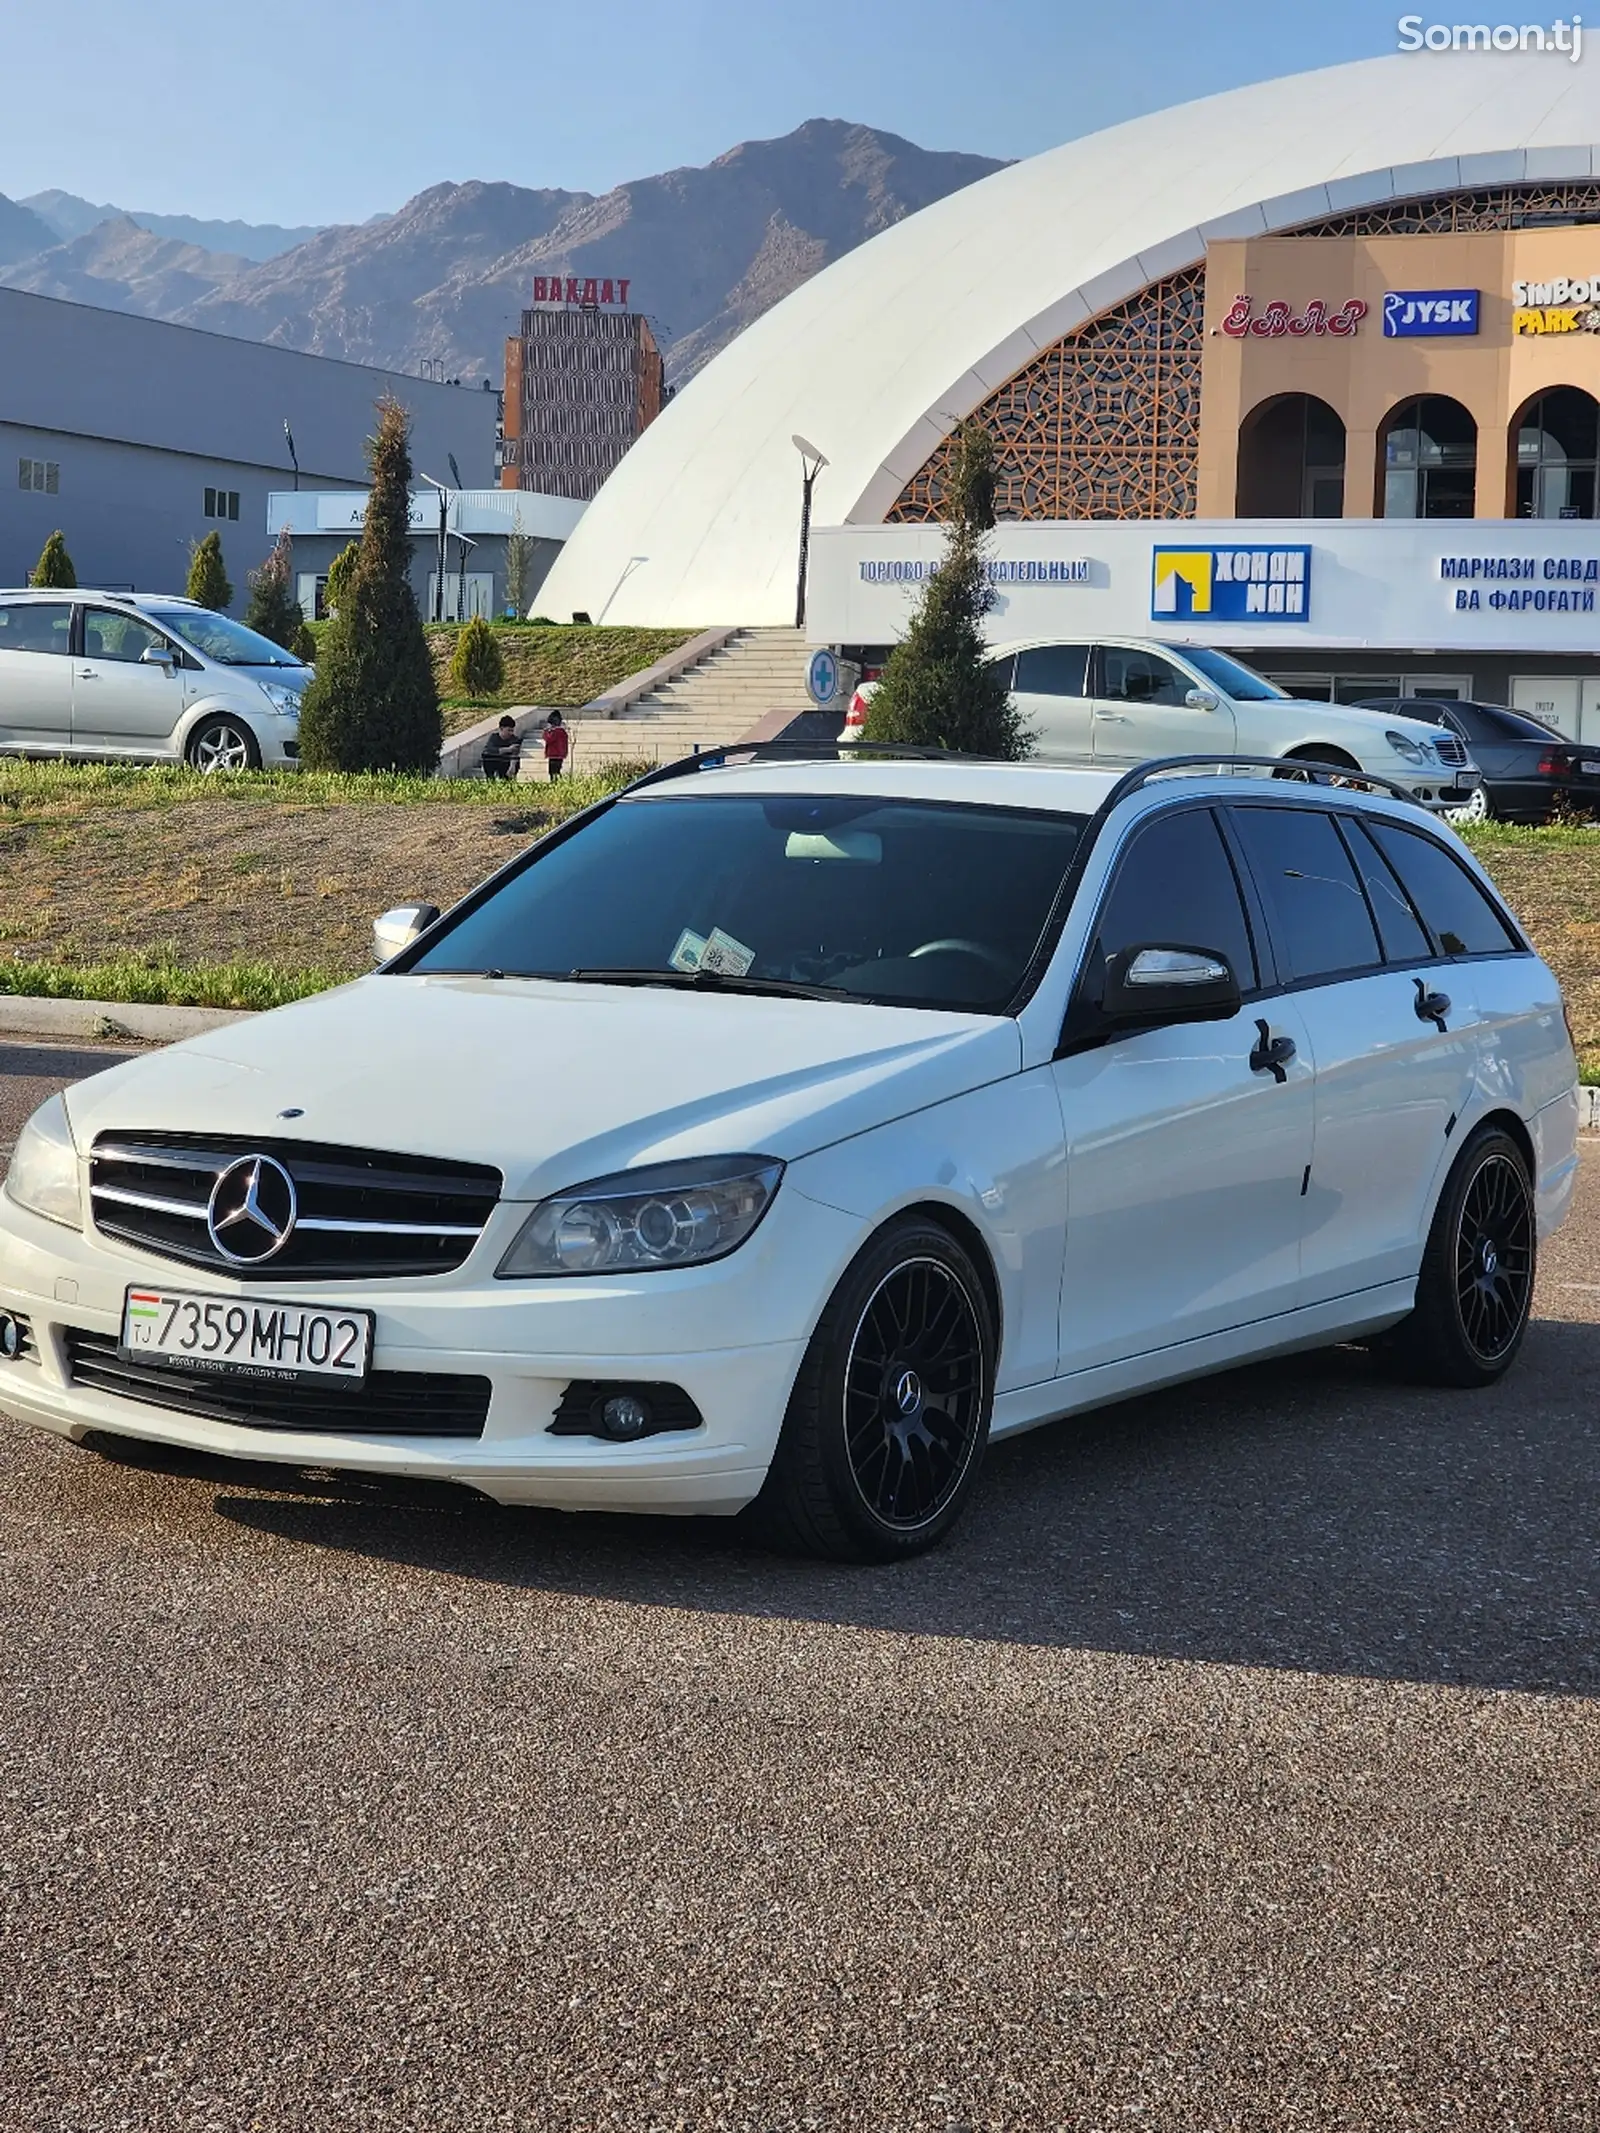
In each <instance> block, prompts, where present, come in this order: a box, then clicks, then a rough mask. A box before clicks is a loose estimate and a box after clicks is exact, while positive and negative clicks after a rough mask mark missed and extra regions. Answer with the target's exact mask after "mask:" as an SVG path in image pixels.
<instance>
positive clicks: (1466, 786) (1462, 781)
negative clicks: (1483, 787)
mask: <svg viewBox="0 0 1600 2133" xmlns="http://www.w3.org/2000/svg"><path fill="white" fill-rule="evenodd" d="M1477 789H1478V780H1477V777H1476V776H1475V775H1474V773H1473V772H1472V771H1470V770H1458V771H1457V772H1456V791H1457V792H1465V793H1473V792H1476V791H1477Z"/></svg>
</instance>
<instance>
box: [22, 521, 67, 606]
mask: <svg viewBox="0 0 1600 2133" xmlns="http://www.w3.org/2000/svg"><path fill="white" fill-rule="evenodd" d="M77 582H78V573H77V572H76V571H75V570H74V569H73V567H72V558H71V556H69V555H68V553H67V543H66V538H65V536H64V535H63V534H62V533H60V532H59V531H57V532H55V533H52V534H51V536H50V538H49V540H47V541H46V542H45V544H44V546H43V548H41V549H40V551H39V560H38V562H37V563H35V564H34V566H33V576H32V577H31V578H30V579H29V580H28V583H29V584H30V585H41V586H44V587H45V588H46V589H47V590H49V591H53V592H70V591H71V590H72V588H73V586H75V585H76V584H77Z"/></svg>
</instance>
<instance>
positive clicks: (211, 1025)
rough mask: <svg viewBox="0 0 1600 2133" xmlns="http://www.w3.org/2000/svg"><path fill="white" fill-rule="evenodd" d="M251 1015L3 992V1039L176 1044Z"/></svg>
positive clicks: (234, 1010)
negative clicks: (115, 1039) (97, 1039)
mask: <svg viewBox="0 0 1600 2133" xmlns="http://www.w3.org/2000/svg"><path fill="white" fill-rule="evenodd" d="M250 1013H251V1010H249V1009H245V1008H234V1007H153V1006H149V1005H146V1004H145V1003H143V1002H141V1001H136V1000H47V999H39V998H35V997H33V996H32V995H30V994H25V993H0V1037H3V1036H8V1035H26V1036H34V1037H136V1038H138V1039H139V1040H140V1041H141V1042H143V1043H145V1044H176V1043H177V1042H178V1041H179V1040H180V1039H181V1038H184V1037H198V1036H199V1035H200V1034H201V1033H202V1031H204V1030H208V1029H225V1028H226V1027H227V1025H228V1024H229V1023H230V1022H246V1021H248V1020H249V1018H250Z"/></svg>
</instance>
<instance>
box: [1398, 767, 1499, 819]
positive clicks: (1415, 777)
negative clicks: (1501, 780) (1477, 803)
mask: <svg viewBox="0 0 1600 2133" xmlns="http://www.w3.org/2000/svg"><path fill="white" fill-rule="evenodd" d="M1379 775H1380V776H1382V777H1385V778H1387V779H1388V780H1389V783H1390V784H1391V785H1399V786H1402V787H1403V788H1404V789H1405V790H1406V791H1407V792H1408V793H1410V795H1411V797H1412V799H1413V800H1415V801H1416V803H1417V805H1418V806H1419V807H1425V808H1427V809H1428V810H1429V812H1430V813H1432V814H1448V813H1449V812H1450V811H1451V809H1453V808H1457V807H1465V806H1466V804H1467V802H1468V801H1469V800H1470V799H1471V798H1472V795H1473V794H1474V793H1475V792H1476V791H1477V789H1478V787H1479V786H1480V785H1481V784H1482V783H1483V776H1482V773H1481V772H1480V771H1478V770H1476V769H1472V768H1468V769H1466V770H1457V769H1452V768H1449V767H1446V768H1444V769H1439V768H1437V767H1435V766H1432V765H1423V766H1420V767H1418V766H1413V765H1411V764H1409V763H1402V764H1400V765H1399V766H1398V768H1396V769H1390V768H1389V766H1388V765H1387V764H1385V765H1384V766H1383V768H1382V770H1381V772H1380V773H1379Z"/></svg>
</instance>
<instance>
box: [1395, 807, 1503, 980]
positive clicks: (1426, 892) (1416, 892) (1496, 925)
mask: <svg viewBox="0 0 1600 2133" xmlns="http://www.w3.org/2000/svg"><path fill="white" fill-rule="evenodd" d="M1372 834H1373V836H1374V837H1375V838H1376V839H1377V842H1378V846H1379V849H1380V850H1381V851H1382V853H1383V855H1384V857H1385V858H1386V859H1387V860H1388V862H1389V864H1390V865H1391V866H1392V867H1393V868H1394V870H1395V872H1396V873H1397V874H1398V875H1399V877H1400V879H1401V880H1402V881H1403V882H1404V883H1405V886H1406V890H1407V893H1408V894H1409V895H1410V898H1411V901H1412V902H1413V903H1414V904H1415V905H1416V907H1417V909H1418V910H1419V911H1420V912H1421V913H1422V916H1423V918H1424V920H1425V921H1426V922H1427V924H1428V925H1429V927H1431V929H1432V931H1433V936H1434V938H1435V940H1437V941H1438V943H1439V946H1440V948H1441V949H1442V950H1443V952H1444V953H1445V954H1446V955H1514V954H1518V953H1520V952H1521V948H1522V943H1521V942H1520V941H1519V940H1518V939H1517V937H1516V935H1515V934H1514V933H1513V932H1512V931H1511V928H1510V927H1509V926H1508V925H1507V924H1506V922H1505V920H1504V919H1503V918H1502V917H1501V916H1500V913H1499V912H1498V911H1497V910H1496V909H1495V907H1494V905H1493V904H1492V903H1491V902H1490V900H1489V898H1488V897H1487V896H1486V895H1485V894H1484V892H1483V890H1482V889H1481V888H1480V887H1479V886H1478V884H1477V882H1475V881H1474V880H1473V878H1472V876H1471V875H1470V874H1469V873H1468V872H1467V870H1466V868H1465V867H1464V866H1461V865H1460V864H1459V863H1458V862H1457V861H1456V859H1455V858H1454V857H1453V856H1452V855H1451V854H1450V853H1449V852H1447V851H1446V850H1445V848H1444V846H1443V845H1442V844H1435V843H1434V841H1433V839H1432V838H1431V837H1427V836H1422V835H1419V834H1418V832H1417V831H1415V830H1407V829H1400V828H1398V827H1396V826H1395V825H1394V824H1392V823H1388V822H1374V823H1373V825H1372Z"/></svg>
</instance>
